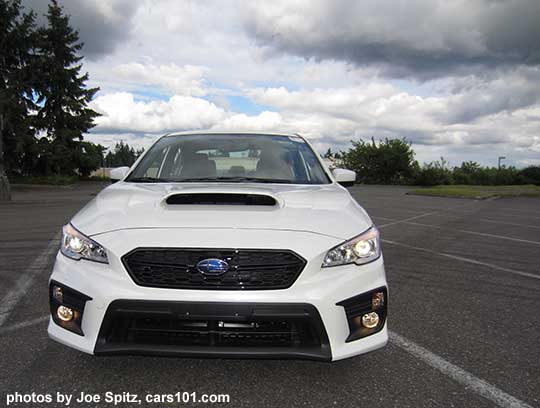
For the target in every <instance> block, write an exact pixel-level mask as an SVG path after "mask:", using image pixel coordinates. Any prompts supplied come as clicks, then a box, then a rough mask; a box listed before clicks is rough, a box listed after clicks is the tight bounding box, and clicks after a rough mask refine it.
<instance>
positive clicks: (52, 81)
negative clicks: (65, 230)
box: [36, 0, 99, 174]
mask: <svg viewBox="0 0 540 408" xmlns="http://www.w3.org/2000/svg"><path fill="white" fill-rule="evenodd" d="M46 17H47V23H48V24H47V26H46V27H44V28H42V29H40V30H39V34H40V45H39V51H40V70H41V72H40V77H41V83H40V84H39V86H38V87H37V88H36V92H37V95H38V101H37V104H38V105H39V106H40V108H39V110H38V112H37V115H36V125H37V128H38V129H40V130H42V131H44V132H46V134H47V137H48V138H49V139H50V140H51V150H52V151H51V161H52V163H51V165H52V168H53V170H54V172H55V173H57V174H73V172H74V170H75V169H76V168H77V167H78V163H77V157H79V156H80V150H81V148H82V147H81V145H80V143H79V142H80V141H82V139H83V134H84V133H86V132H88V130H90V129H91V128H92V127H94V126H95V124H94V118H96V117H97V116H99V114H98V113H97V112H95V111H94V110H92V109H90V108H89V107H88V103H90V101H91V100H92V98H93V97H94V95H95V93H96V92H97V91H98V90H99V88H87V87H86V85H85V84H86V81H87V80H88V73H85V74H81V68H82V64H81V60H82V59H83V57H82V56H79V54H78V53H79V51H80V50H81V48H82V46H83V44H82V43H81V42H79V34H78V32H77V31H76V30H74V29H73V28H72V27H71V26H70V24H69V16H67V15H65V14H64V11H63V9H62V7H61V6H60V5H59V4H58V2H57V1H56V0H52V1H51V3H50V4H49V9H48V12H47V14H46Z"/></svg>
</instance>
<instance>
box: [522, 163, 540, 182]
mask: <svg viewBox="0 0 540 408" xmlns="http://www.w3.org/2000/svg"><path fill="white" fill-rule="evenodd" d="M519 176H520V177H521V178H522V180H523V184H536V185H537V186H540V166H530V167H527V168H525V169H523V170H521V171H520V172H519Z"/></svg>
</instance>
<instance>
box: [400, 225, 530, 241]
mask: <svg viewBox="0 0 540 408" xmlns="http://www.w3.org/2000/svg"><path fill="white" fill-rule="evenodd" d="M401 222H402V223H403V224H408V225H417V226H419V227H428V228H437V229H443V230H446V231H454V232H461V233H463V234H471V235H479V236H482V237H489V238H497V239H505V240H508V241H515V242H522V243H524V244H533V245H540V241H530V240H528V239H521V238H512V237H507V236H505V235H496V234H488V233H485V232H477V231H469V230H462V229H452V228H447V227H441V226H440V225H431V224H422V223H420V222H410V221H405V220H403V221H401Z"/></svg>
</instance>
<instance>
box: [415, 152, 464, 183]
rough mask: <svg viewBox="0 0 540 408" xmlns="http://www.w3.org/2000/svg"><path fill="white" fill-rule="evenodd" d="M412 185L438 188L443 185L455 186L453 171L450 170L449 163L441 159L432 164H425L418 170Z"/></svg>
mask: <svg viewBox="0 0 540 408" xmlns="http://www.w3.org/2000/svg"><path fill="white" fill-rule="evenodd" d="M411 181H412V184H415V185H418V186H437V185H442V184H453V182H454V180H453V178H452V171H451V170H450V169H449V168H448V163H447V162H446V161H445V160H444V159H443V158H442V157H441V160H440V161H439V160H437V161H434V162H431V163H424V165H423V166H422V167H421V168H418V169H417V170H416V173H415V175H414V177H413V178H412V179H411Z"/></svg>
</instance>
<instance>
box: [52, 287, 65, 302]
mask: <svg viewBox="0 0 540 408" xmlns="http://www.w3.org/2000/svg"><path fill="white" fill-rule="evenodd" d="M52 295H53V298H54V299H55V300H56V301H57V302H58V303H64V292H62V288H61V287H60V286H53V290H52Z"/></svg>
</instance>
